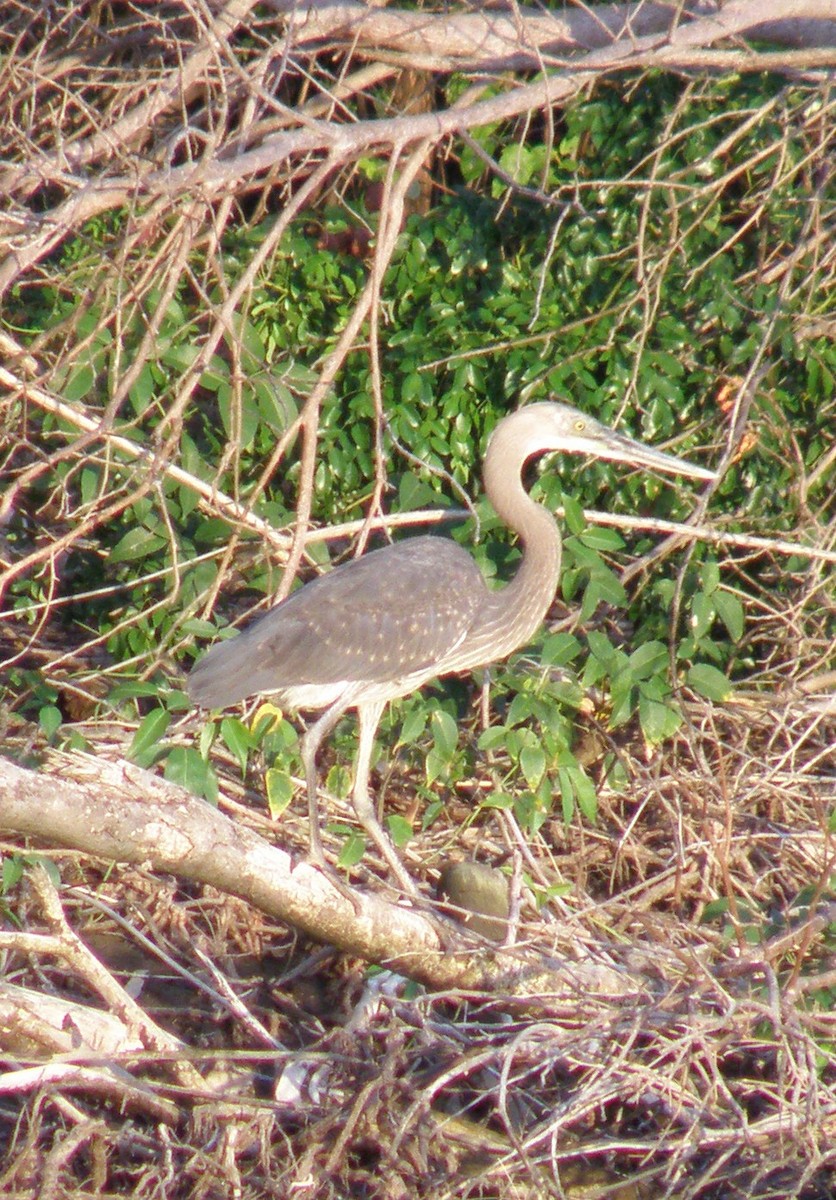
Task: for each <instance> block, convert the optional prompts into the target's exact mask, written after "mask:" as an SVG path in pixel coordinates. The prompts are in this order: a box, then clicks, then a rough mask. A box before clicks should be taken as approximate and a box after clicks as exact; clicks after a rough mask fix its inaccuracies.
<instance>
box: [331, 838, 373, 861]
mask: <svg viewBox="0 0 836 1200" xmlns="http://www.w3.org/2000/svg"><path fill="white" fill-rule="evenodd" d="M365 853H366V842H365V839H364V838H362V837H361V836H360V834H359V833H351V834H349V836H348V837H347V838H346V840H345V842H344V843H343V848H342V850H341V851H340V856H339V858H338V859H337V866H338V867H356V866H357V863H358V862H360V860H361V858H362V857H363V855H364V854H365Z"/></svg>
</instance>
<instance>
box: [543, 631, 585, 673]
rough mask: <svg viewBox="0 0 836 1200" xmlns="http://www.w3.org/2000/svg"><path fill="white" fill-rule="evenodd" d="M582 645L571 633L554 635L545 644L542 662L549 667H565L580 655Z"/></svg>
mask: <svg viewBox="0 0 836 1200" xmlns="http://www.w3.org/2000/svg"><path fill="white" fill-rule="evenodd" d="M580 649H581V644H580V642H579V641H578V639H577V638H576V637H574V635H573V634H571V633H552V634H550V635H549V636H548V637H547V638H546V640H545V641H544V643H543V652H542V654H541V656H540V659H541V662H542V663H543V665H544V666H547V667H565V666H566V664H567V663H570V662H571V661H572V659H573V658H576V657H577V656H578V654H579V653H580Z"/></svg>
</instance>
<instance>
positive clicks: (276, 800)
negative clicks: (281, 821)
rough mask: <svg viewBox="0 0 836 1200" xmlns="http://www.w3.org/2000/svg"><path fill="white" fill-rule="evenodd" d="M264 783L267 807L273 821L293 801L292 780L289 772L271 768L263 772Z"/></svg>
mask: <svg viewBox="0 0 836 1200" xmlns="http://www.w3.org/2000/svg"><path fill="white" fill-rule="evenodd" d="M264 783H265V786H266V789H267V807H268V808H269V809H270V816H271V817H272V818H273V820H274V821H275V820H276V819H277V818H278V817H280V816H281V815H282V813H283V812H284V810H285V809H286V808H287V806H288V804H290V802H291V800H292V799H293V780H292V778H291V777H290V774H289V772H287V771H280V770H279V769H278V767H271V768H270V769H269V770H268V771H266V772H265V775H264Z"/></svg>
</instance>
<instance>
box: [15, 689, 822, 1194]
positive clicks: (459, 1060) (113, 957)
mask: <svg viewBox="0 0 836 1200" xmlns="http://www.w3.org/2000/svg"><path fill="white" fill-rule="evenodd" d="M691 715H692V721H691V727H690V729H689V731H688V732H687V734H685V735H683V736H681V737H680V738H679V739H678V741H677V742H676V743H675V744H674V745H673V746H671V747H670V748H669V749H668V750H666V751H665V752H664V753H663V754H659V755H658V756H657V757H656V758H654V759H653V761H651V762H648V763H645V764H644V765H641V766H639V765H637V763H636V762H635V760H634V769H635V778H634V782H633V784H632V786H631V787H630V789H629V791H628V792H626V793H624V794H620V795H618V796H615V795H610V796H607V795H606V793H604V794H603V795H602V812H601V819H600V821H599V823H598V825H597V826H596V827H594V828H589V827H586V828H582V827H581V826H577V827H574V828H572V829H569V830H567V829H566V828H565V827H564V826H563V825H562V823H559V822H556V821H555V822H554V823H553V824H552V825H551V826H548V827H546V828H545V829H544V831H543V837H542V838H541V839H540V840H539V842H537V843H535V844H534V851H535V854H536V856H537V860H538V865H539V868H540V870H541V872H542V875H543V877H544V878H545V879H547V880H551V881H554V880H556V879H562V880H564V881H567V882H568V884H569V887H568V890H567V892H566V894H565V895H564V896H563V897H562V898H561V899H560V900H559V901H555V902H554V903H553V904H552V905H551V907H550V908H549V909H547V910H546V911H544V912H543V913H542V914H540V915H537V914H535V913H534V912H533V910H532V909H531V908H530V907H526V908H524V912H523V922H522V925H521V928H520V930H519V938H520V939H521V940H525V941H526V942H528V943H530V944H533V945H536V946H537V947H538V948H540V949H541V950H542V951H543V952H544V953H546V954H552V955H558V956H560V957H563V958H569V957H576V958H581V959H584V960H589V961H597V962H602V963H607V964H612V965H615V966H617V967H618V966H620V967H622V968H624V969H629V970H630V971H631V972H633V974H634V975H635V977H636V978H639V979H640V980H641V981H642V986H641V993H640V995H639V996H634V997H632V998H631V999H630V1000H629V1001H626V1002H625V1001H623V1000H621V1001H618V1000H616V999H612V998H607V997H605V996H597V997H594V998H593V997H591V996H590V997H587V998H585V999H579V997H578V996H577V995H574V996H561V995H553V996H542V997H539V998H537V999H536V1000H531V999H528V1000H526V1001H521V1000H520V999H518V998H517V999H515V998H514V997H510V996H502V995H425V994H421V995H414V994H411V992H410V989H409V988H408V987H407V985H406V983H405V981H402V982H401V983H400V984H399V985H398V984H394V983H392V982H391V981H390V983H389V985H387V986H386V987H382V986H380V981H378V986H377V987H375V986H374V983H373V981H370V980H369V979H368V978H367V973H366V970H365V967H364V964H362V963H360V962H353V961H348V960H346V959H343V958H340V957H339V956H337V955H335V954H334V953H333V952H331V951H329V950H327V949H324V948H316V947H313V946H311V945H305V944H302V943H300V942H299V941H298V940H297V939H296V938H295V937H294V936H293V934H292V932H291V931H289V930H287V929H284V928H276V927H275V926H273V925H271V924H270V923H269V922H268V921H266V920H265V919H264V918H263V917H262V916H260V915H259V914H258V913H257V912H255V911H253V910H250V909H248V908H247V907H246V906H245V905H243V904H242V903H241V902H240V901H236V900H233V899H230V898H229V897H226V896H222V895H219V894H212V893H211V892H210V891H208V890H207V889H196V888H184V887H183V886H182V885H179V884H178V883H177V881H175V880H173V879H168V880H166V879H162V880H161V879H160V878H158V877H155V876H151V875H150V874H148V873H147V872H145V871H143V870H138V869H136V868H131V869H118V868H116V869H108V870H105V869H103V866H102V864H97V863H94V862H90V861H86V860H84V859H83V858H81V857H79V856H78V855H74V854H67V853H66V852H61V851H58V852H55V853H54V857H55V859H56V861H58V862H59V864H60V867H61V873H62V877H63V881H64V884H65V885H73V886H72V887H71V888H70V889H69V890H68V891H66V892H65V893H64V897H63V899H64V906H65V909H66V912H67V915H68V917H69V920H70V922H71V924H72V926H73V928H74V929H75V930H77V931H78V933H79V935H80V936H81V937H82V938H83V939H84V940H85V941H86V942H87V944H88V945H90V946H91V947H92V948H93V949H94V950H95V951H96V953H97V954H98V955H99V956H100V957H102V958H103V959H104V960H105V961H106V962H108V963H109V964H110V966H111V969H112V970H113V973H114V974H115V975H116V977H117V978H118V979H120V980H121V981H123V982H127V981H131V980H132V981H133V983H134V984H135V986H136V988H137V989H139V991H138V995H139V1001H140V1004H141V1005H142V1006H143V1008H144V1009H145V1011H146V1012H147V1013H148V1015H149V1016H150V1017H152V1018H153V1019H154V1020H155V1021H157V1022H158V1023H159V1024H160V1025H161V1026H163V1027H164V1028H166V1029H168V1030H170V1031H171V1032H173V1033H175V1034H176V1035H177V1036H178V1037H180V1038H181V1039H182V1040H183V1042H184V1043H185V1044H186V1045H187V1046H188V1047H189V1050H188V1058H189V1061H191V1062H192V1063H193V1064H195V1065H196V1066H197V1067H198V1068H199V1070H200V1071H201V1073H202V1074H203V1075H204V1076H205V1077H209V1078H211V1079H212V1080H213V1086H215V1083H214V1081H216V1080H217V1078H218V1073H219V1072H221V1071H222V1072H223V1073H224V1075H225V1078H226V1090H225V1092H224V1094H223V1099H222V1100H219V1099H218V1098H217V1096H215V1097H214V1098H212V1099H207V1097H206V1095H205V1094H201V1093H199V1092H195V1091H190V1090H189V1089H188V1088H187V1089H185V1090H178V1089H177V1088H174V1087H173V1086H172V1083H171V1081H170V1078H169V1077H168V1076H167V1073H166V1071H165V1068H164V1063H165V1056H163V1058H162V1060H161V1059H160V1056H158V1055H154V1054H149V1053H145V1054H136V1053H134V1054H125V1055H123V1056H122V1057H123V1060H124V1061H125V1063H126V1064H128V1063H130V1069H131V1074H132V1076H133V1078H134V1080H140V1081H142V1083H143V1085H144V1086H145V1087H146V1088H147V1089H148V1092H149V1095H154V1096H157V1097H158V1098H159V1099H172V1098H173V1099H174V1100H175V1101H176V1104H177V1111H178V1116H177V1118H176V1119H173V1120H169V1121H161V1120H153V1119H151V1117H150V1115H149V1112H148V1111H147V1109H146V1107H145V1106H144V1104H143V1103H142V1101H139V1102H138V1103H136V1104H135V1106H134V1107H133V1108H132V1109H131V1110H130V1111H129V1112H127V1113H126V1112H125V1111H121V1110H120V1107H119V1103H118V1102H117V1099H116V1096H117V1095H118V1092H117V1093H116V1094H111V1095H105V1096H97V1095H96V1094H95V1093H94V1092H92V1091H89V1090H87V1089H85V1087H84V1086H82V1085H79V1084H78V1083H75V1084H70V1085H68V1086H66V1087H61V1086H59V1087H57V1088H42V1089H38V1090H37V1091H35V1092H34V1093H33V1094H31V1095H26V1096H18V1097H17V1098H15V1097H13V1096H8V1095H7V1096H4V1097H3V1098H2V1101H1V1102H0V1123H2V1128H3V1134H2V1136H3V1140H4V1141H6V1143H7V1145H8V1153H7V1155H6V1159H5V1163H4V1174H3V1175H2V1185H0V1186H2V1189H3V1194H8V1195H15V1196H20V1197H27V1198H28V1197H30V1196H31V1197H34V1196H38V1195H50V1196H55V1197H60V1196H64V1195H66V1196H70V1195H72V1196H79V1195H87V1194H96V1195H103V1194H121V1193H124V1192H127V1191H129V1190H130V1191H132V1192H133V1193H134V1194H137V1195H166V1196H190V1197H191V1196H226V1195H241V1196H243V1197H257V1196H259V1197H260V1196H274V1195H291V1194H295V1193H296V1191H297V1190H298V1191H300V1192H302V1194H310V1195H315V1196H323V1197H325V1196H334V1197H342V1196H358V1197H362V1196H368V1197H381V1198H384V1197H385V1198H389V1197H392V1198H394V1197H407V1196H415V1195H420V1196H427V1197H439V1198H440V1197H468V1196H473V1197H476V1196H479V1197H492V1196H501V1197H513V1196H551V1195H559V1194H561V1193H560V1188H561V1187H562V1188H563V1194H565V1195H567V1196H578V1197H580V1196H582V1197H584V1198H586V1197H589V1196H602V1197H603V1196H614V1197H624V1198H634V1197H635V1198H640V1197H658V1196H670V1197H676V1198H677V1200H680V1198H681V1200H685V1198H686V1197H700V1198H701V1200H702V1198H709V1197H710V1198H714V1197H717V1198H724V1200H725V1198H726V1197H733V1196H737V1195H740V1196H744V1195H745V1196H751V1197H758V1198H761V1197H762V1198H763V1200H767V1198H770V1200H771V1198H775V1200H778V1198H779V1197H780V1198H783V1197H787V1196H798V1197H808V1198H810V1200H813V1198H815V1200H823V1198H824V1197H826V1196H828V1195H830V1194H832V1184H833V1179H834V1178H836V1172H834V1161H835V1160H836V1151H834V1149H833V1147H834V1144H836V1143H834V1134H836V1099H834V1084H836V1059H834V1054H833V1050H832V1047H833V1041H834V1035H835V1034H836V1017H834V1014H833V1005H832V997H833V993H834V989H835V988H836V970H834V963H833V957H832V952H833V944H834V928H836V909H834V904H833V875H834V853H835V852H836V847H834V838H833V834H832V832H831V831H830V828H829V824H828V822H829V820H830V814H831V813H832V810H833V801H834V798H836V797H834V794H833V766H834V762H833V750H832V747H833V733H834V719H833V717H832V716H826V715H824V714H822V713H817V712H816V710H815V705H813V704H812V703H811V701H810V700H809V699H803V700H801V701H799V700H787V701H786V702H785V703H783V705H780V704H778V702H776V704H775V706H774V707H773V708H772V709H771V710H770V711H762V712H760V713H753V712H752V711H751V710H749V709H743V708H727V709H724V710H723V711H720V710H717V709H709V708H708V707H705V708H703V709H701V710H699V711H692V714H691ZM230 783H232V780H231V779H230ZM453 810H454V811H455V806H453ZM251 819H252V821H253V822H254V823H255V824H256V825H262V826H266V825H267V824H268V823H267V822H266V821H265V820H264V818H263V817H261V816H260V815H259V811H258V809H257V808H255V809H253V811H252V816H251ZM293 831H294V822H293V820H290V821H289V823H288V824H287V826H286V833H287V834H288V835H289V836H292V835H293ZM453 832H454V835H455V831H453ZM296 833H297V835H298V836H299V838H300V839H303V837H304V830H303V828H302V827H301V825H300V826H299V828H298V829H297V830H296ZM449 834H450V830H448V829H445V828H443V827H442V826H441V825H439V824H437V825H436V826H435V827H433V829H432V830H431V831H430V833H429V835H428V837H427V840H426V851H427V853H428V856H430V857H432V854H433V850H432V847H433V845H434V844H435V845H440V844H441V843H442V842H443V841H444V840H445V839H446V838H448V836H449ZM497 838H498V827H497V825H496V824H495V823H493V824H490V825H488V826H485V827H482V826H475V827H472V828H471V829H470V830H469V831H468V832H467V834H466V835H464V844H465V847H466V848H470V849H473V848H475V847H477V846H478V849H479V853H480V855H482V856H483V857H484V856H486V855H488V854H489V853H490V851H491V849H492V848H493V849H494V850H495V851H496V850H499V849H501V847H499V845H498V842H497V840H496V839H497ZM6 848H7V849H12V848H13V847H11V846H8V847H6ZM7 902H11V903H13V904H14V911H15V920H16V922H20V924H21V925H22V927H23V928H25V929H27V930H30V931H32V930H36V929H38V928H41V927H42V926H43V914H42V912H41V911H40V909H39V903H38V900H37V896H36V895H34V894H33V893H31V892H30V891H28V890H27V888H26V887H25V886H24V885H21V886H20V887H18V888H15V889H14V890H13V891H12V892H11V893H10V894H9V895H8V896H7ZM137 933H139V934H140V935H142V938H143V941H142V943H141V944H138V942H137ZM154 948H157V949H161V950H162V951H164V953H165V955H166V956H167V957H166V963H161V962H160V961H159V959H158V958H157V957H156V955H155V953H154ZM6 966H7V978H8V979H9V980H13V981H15V982H17V983H28V984H30V985H32V986H34V987H38V988H40V989H46V990H47V991H49V992H55V993H57V994H60V995H61V996H67V997H74V998H76V999H78V1000H81V1001H84V1002H89V996H88V995H85V989H84V988H83V987H81V986H80V983H79V980H78V979H77V978H76V979H74V978H73V976H72V973H71V972H68V971H67V970H66V968H63V969H62V968H57V967H55V966H50V965H49V963H48V962H47V961H46V960H44V959H38V958H33V957H29V958H28V960H27V959H26V958H24V957H22V956H21V955H19V954H16V955H13V956H12V957H11V958H10V959H9V960H8V961H7V964H6ZM201 985H202V986H201ZM36 1057H37V1056H36ZM118 1057H119V1056H117V1058H118ZM24 1060H25V1056H24V1055H17V1056H15V1065H16V1066H18V1067H19V1066H21V1065H22V1064H23V1061H24ZM11 1065H12V1063H11V1062H10V1061H9V1060H8V1059H7V1062H6V1066H7V1068H9V1067H10V1066H11ZM122 1103H123V1104H124V1103H126V1102H125V1100H124V1098H123V1100H122Z"/></svg>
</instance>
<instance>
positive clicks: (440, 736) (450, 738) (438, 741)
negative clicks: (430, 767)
mask: <svg viewBox="0 0 836 1200" xmlns="http://www.w3.org/2000/svg"><path fill="white" fill-rule="evenodd" d="M431 725H432V734H433V742H434V743H435V748H436V750H437V751H438V754H439V756H440V757H441V758H443V759H444V760H445V761H446V762H449V761H450V759H451V758H452V757H453V755H454V754H455V753H456V749H457V748H458V744H459V727H458V725H457V724H456V722H455V721H454V720H453V718H452V717H451V716H450V714H449V713H448V712H444V710H443V709H441V708H437V709H435V711H434V712H433V714H432V718H431Z"/></svg>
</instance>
